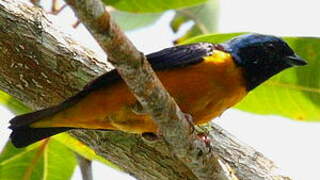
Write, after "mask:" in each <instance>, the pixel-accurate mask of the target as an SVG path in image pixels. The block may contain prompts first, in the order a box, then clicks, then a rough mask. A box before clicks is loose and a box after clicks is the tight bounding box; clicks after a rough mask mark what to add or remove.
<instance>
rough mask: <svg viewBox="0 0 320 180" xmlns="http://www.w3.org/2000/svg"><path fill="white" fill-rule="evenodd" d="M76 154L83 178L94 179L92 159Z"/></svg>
mask: <svg viewBox="0 0 320 180" xmlns="http://www.w3.org/2000/svg"><path fill="white" fill-rule="evenodd" d="M75 154H76V157H77V160H78V164H79V167H80V170H81V175H82V180H93V176H92V161H91V160H89V159H86V158H84V157H83V156H81V155H79V154H77V153H75Z"/></svg>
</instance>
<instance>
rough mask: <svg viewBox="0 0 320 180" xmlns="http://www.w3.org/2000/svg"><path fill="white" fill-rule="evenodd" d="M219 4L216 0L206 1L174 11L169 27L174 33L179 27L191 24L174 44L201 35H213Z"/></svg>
mask: <svg viewBox="0 0 320 180" xmlns="http://www.w3.org/2000/svg"><path fill="white" fill-rule="evenodd" d="M218 13H219V4H218V1H217V0H208V1H207V2H206V3H204V4H201V5H198V6H194V7H189V8H185V9H180V10H177V11H176V14H175V17H174V18H173V19H172V21H171V23H170V26H171V28H172V30H173V31H174V32H178V31H179V29H181V27H182V26H183V25H185V24H187V23H190V22H192V23H193V24H192V26H191V28H190V29H189V30H188V31H187V32H186V33H185V34H184V35H183V36H182V37H180V38H179V39H177V40H176V43H177V44H178V43H179V42H182V41H184V40H186V39H189V38H191V37H194V36H198V35H201V34H208V33H214V32H216V31H217V28H218V27H217V26H218Z"/></svg>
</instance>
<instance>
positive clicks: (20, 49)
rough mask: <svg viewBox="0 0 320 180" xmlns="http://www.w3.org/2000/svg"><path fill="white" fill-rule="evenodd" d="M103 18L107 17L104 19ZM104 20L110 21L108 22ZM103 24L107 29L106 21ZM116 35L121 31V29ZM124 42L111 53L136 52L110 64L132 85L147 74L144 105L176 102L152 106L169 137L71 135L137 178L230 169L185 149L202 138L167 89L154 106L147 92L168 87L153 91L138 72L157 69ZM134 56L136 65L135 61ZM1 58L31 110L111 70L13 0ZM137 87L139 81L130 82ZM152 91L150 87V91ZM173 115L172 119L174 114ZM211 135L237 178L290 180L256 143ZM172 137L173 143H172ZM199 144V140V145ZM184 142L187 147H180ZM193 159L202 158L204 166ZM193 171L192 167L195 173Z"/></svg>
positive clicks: (2, 3)
mask: <svg viewBox="0 0 320 180" xmlns="http://www.w3.org/2000/svg"><path fill="white" fill-rule="evenodd" d="M69 3H70V2H69ZM73 3H75V2H73ZM73 5H74V4H73ZM92 10H95V11H94V12H95V13H93V14H92V15H95V16H93V17H91V18H92V19H93V20H95V19H96V18H97V17H100V18H103V19H104V18H107V17H106V16H107V15H106V14H105V13H106V12H105V11H104V8H101V9H100V11H97V9H92ZM101 13H102V14H101ZM101 15H104V16H101ZM101 22H105V21H104V20H103V21H102V20H101ZM106 24H107V26H109V25H110V24H108V23H106ZM111 24H113V23H111ZM97 26H98V27H99V26H100V25H97ZM112 26H115V25H112ZM103 27H106V25H104V26H103ZM115 27H116V26H115ZM105 30H108V29H104V30H103V31H98V32H97V33H101V35H103V34H104V33H108V31H105ZM119 32H120V33H121V31H119ZM109 34H110V33H109ZM114 37H117V35H115V34H112V36H110V37H105V38H104V39H105V40H106V41H110V42H111V41H112V38H114ZM110 39H111V40H110ZM127 41H128V40H126V39H120V40H119V39H118V43H119V44H117V47H113V48H111V49H109V50H108V51H107V52H109V51H113V50H115V51H121V50H118V49H117V48H120V49H121V48H125V49H129V51H132V52H127V54H126V53H125V54H123V56H117V55H114V56H112V55H111V56H110V55H109V58H110V59H111V60H112V61H113V62H117V63H116V64H115V65H116V66H117V67H120V69H122V68H123V69H122V70H120V72H122V73H124V74H126V73H128V74H129V80H128V81H130V82H129V83H132V82H131V81H133V82H135V83H138V82H140V80H136V79H135V78H134V76H135V75H136V74H140V75H141V74H142V75H141V76H142V78H143V79H144V80H142V82H145V83H146V84H144V85H150V87H148V88H146V89H148V92H141V90H137V91H138V95H142V98H140V99H139V100H140V101H141V102H142V103H141V104H142V105H143V106H144V107H148V106H150V105H151V107H154V106H155V107H162V105H164V104H166V103H168V102H169V100H170V101H171V102H172V103H173V104H171V105H170V106H168V107H170V108H169V109H166V108H160V110H161V111H165V112H164V113H163V114H162V113H159V112H160V111H159V110H153V111H152V108H150V109H148V110H149V112H150V113H151V114H153V117H154V118H155V119H158V120H159V119H160V120H159V124H160V127H162V128H161V130H162V131H163V133H164V136H165V138H166V139H165V141H157V142H153V143H150V142H146V141H144V140H143V139H141V137H140V136H139V135H136V134H127V133H123V132H116V131H115V132H103V131H93V130H73V131H71V133H72V134H73V135H75V136H76V137H77V138H79V139H80V140H82V141H83V142H84V143H86V144H88V145H89V146H90V147H92V148H93V149H94V150H95V151H96V152H97V154H99V155H102V156H103V157H105V158H106V159H108V160H110V161H111V162H113V163H115V164H117V165H118V166H120V167H122V168H123V169H124V170H125V171H127V172H128V173H130V174H132V175H133V176H135V177H137V178H139V179H200V178H204V177H206V175H210V176H211V177H213V176H212V174H211V173H213V174H215V173H219V171H220V172H223V173H225V172H227V173H228V171H229V169H227V170H225V169H222V170H221V169H219V167H221V166H220V165H219V166H217V167H218V168H216V164H214V163H213V164H214V165H212V164H208V163H211V159H213V160H216V158H215V157H214V156H213V153H211V152H208V153H205V152H206V151H202V152H204V153H203V154H204V155H203V156H201V157H199V156H198V155H195V154H192V153H191V154H189V153H190V151H188V148H189V147H191V148H194V147H198V144H191V145H189V144H188V143H190V142H191V143H194V142H197V141H193V139H194V138H195V137H194V135H192V136H191V138H190V136H189V132H190V127H188V126H189V125H188V124H187V123H186V121H184V120H183V119H184V115H183V114H182V113H179V110H178V108H177V106H176V105H175V104H174V102H173V100H172V99H171V98H170V97H169V96H168V95H167V93H164V95H163V96H162V95H155V96H154V98H152V99H151V101H154V100H157V99H160V102H161V103H163V104H161V103H160V105H153V104H152V103H151V104H150V102H149V100H148V99H147V97H148V96H149V95H150V94H151V95H152V96H151V97H153V94H154V93H152V92H155V94H157V93H158V92H165V91H162V90H160V89H163V88H162V86H161V85H160V83H159V84H158V85H160V87H159V88H154V87H155V86H153V83H154V82H156V83H158V81H157V80H156V78H155V77H154V76H150V75H144V73H140V72H152V71H151V69H150V68H148V66H147V63H145V61H142V59H144V57H143V55H141V53H139V52H137V51H136V50H135V49H134V48H132V49H131V48H129V47H127V46H126V45H124V46H122V43H124V44H125V43H127ZM110 42H109V43H110ZM128 43H129V41H128ZM100 44H101V43H100ZM129 44H130V43H129ZM117 57H120V58H121V59H120V60H121V61H116V58H117ZM127 59H128V60H129V62H131V61H132V62H131V63H133V65H134V67H135V68H136V67H141V66H142V67H143V68H147V69H144V70H140V71H138V72H134V70H133V72H132V71H131V70H129V68H128V67H129V65H126V64H125V62H123V61H122V60H127ZM134 59H136V60H137V62H135V61H133V60H134ZM0 61H1V62H2V65H1V66H0V88H1V89H3V90H4V91H6V92H8V93H9V94H11V95H12V96H14V97H16V98H18V99H20V100H21V101H23V102H24V103H25V104H27V105H29V106H30V107H32V108H34V109H38V108H43V107H48V106H50V105H54V104H57V103H59V102H60V101H62V100H63V99H64V98H66V97H69V96H71V95H72V94H74V93H75V92H76V91H78V90H79V89H80V88H81V87H83V86H84V84H86V83H87V82H88V81H89V80H91V79H92V78H93V77H95V76H97V75H99V74H101V73H103V72H104V70H105V69H104V68H105V67H106V65H104V64H102V63H99V60H98V59H97V57H96V56H95V55H94V53H92V52H91V51H90V50H87V49H85V48H84V47H81V46H80V45H79V44H78V43H76V42H75V41H73V40H72V39H71V38H69V37H68V36H66V35H64V34H63V33H62V32H60V31H59V30H57V29H56V28H54V27H53V25H52V24H51V23H50V22H49V21H48V19H47V17H46V16H45V14H44V13H43V12H42V10H40V9H39V8H34V7H30V6H28V5H26V4H25V3H22V2H19V1H12V0H0ZM126 68H128V69H126ZM131 76H132V77H131ZM150 81H151V82H150ZM129 85H130V84H129ZM151 85H152V86H151ZM134 88H135V86H133V89H134ZM149 89H151V90H150V91H149ZM169 104H170V103H169ZM158 113H159V114H158ZM172 114H173V115H174V116H171V115H172ZM168 115H170V116H169V117H170V119H172V118H173V119H175V118H176V119H177V120H180V121H178V123H182V125H183V127H184V128H180V129H179V128H178V129H177V130H175V128H176V127H175V126H176V125H172V124H173V123H172V122H171V120H170V122H169V120H168V119H167V116H168ZM174 117H175V118H174ZM162 121H163V122H162ZM172 121H173V122H174V121H175V120H172ZM162 123H163V124H162ZM168 125H170V126H174V127H170V126H169V128H171V129H174V132H173V133H172V132H166V130H165V129H163V127H166V126H168ZM179 133H182V135H183V137H186V138H188V139H183V140H181V139H179V137H176V135H177V134H179ZM171 138H172V139H174V140H172V139H171ZM212 138H213V141H214V146H212V149H213V152H214V154H216V155H217V156H219V157H220V160H219V161H218V163H219V164H222V165H224V164H226V162H227V163H229V164H230V165H231V166H232V171H231V173H229V175H230V174H232V172H234V173H235V174H236V176H237V177H238V178H239V179H286V178H285V177H283V176H280V175H277V174H275V173H274V171H273V170H274V169H276V168H275V166H274V165H273V163H272V161H270V160H268V159H267V158H265V157H263V156H262V155H261V154H260V153H258V152H256V151H254V150H253V149H252V148H248V147H247V146H244V145H243V144H241V143H239V142H238V141H237V140H235V138H234V137H232V136H230V135H228V134H227V133H226V132H224V131H222V130H221V129H219V128H218V129H215V128H214V131H213V132H212ZM175 139H179V141H178V142H179V143H178V147H177V146H174V145H172V144H170V142H171V143H172V142H176V141H175ZM185 141H187V142H185ZM167 142H169V145H168V143H167ZM200 143H201V142H200ZM181 144H182V145H181ZM202 146H203V145H202V144H200V147H202ZM172 147H175V148H177V149H178V150H179V151H176V152H175V153H176V154H177V155H179V158H178V159H177V158H176V157H175V156H172V153H171V152H172V150H173V149H171V148H172ZM181 147H182V148H183V147H187V148H186V149H179V148H181ZM180 151H181V152H180ZM194 152H196V151H193V153H194ZM198 152H200V151H198ZM181 154H182V155H181ZM206 159H207V160H206ZM188 160H191V162H192V163H193V162H195V163H193V164H191V166H190V164H188V163H190V162H186V161H188ZM199 160H200V161H199ZM196 161H199V162H200V164H199V162H196ZM197 164H199V166H198V167H199V168H198V169H194V168H197V167H194V165H197ZM190 169H192V170H193V171H190ZM202 170H203V171H202ZM198 171H202V172H198ZM212 171H214V172H212ZM202 175H204V176H202ZM199 177H200V178H199ZM207 177H208V176H207ZM215 177H217V176H215ZM211 179H213V178H211Z"/></svg>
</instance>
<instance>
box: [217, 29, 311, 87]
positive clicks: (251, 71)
mask: <svg viewBox="0 0 320 180" xmlns="http://www.w3.org/2000/svg"><path fill="white" fill-rule="evenodd" d="M222 46H223V47H224V49H225V50H226V51H228V52H229V53H231V54H232V56H233V59H234V60H235V62H236V64H237V65H238V66H240V67H243V68H244V73H245V78H246V80H247V89H248V90H252V89H254V88H255V87H257V86H258V85H259V84H261V83H262V82H264V81H266V80H267V79H269V78H270V77H272V76H273V75H275V74H277V73H279V72H280V71H282V70H284V69H286V68H289V67H292V66H302V65H306V64H307V62H306V61H304V60H303V59H301V58H300V57H299V56H297V55H296V54H295V53H294V51H293V50H292V49H291V48H290V47H289V45H288V44H287V43H286V42H284V41H283V40H282V39H280V38H278V37H275V36H269V35H261V34H248V35H242V36H238V37H236V38H233V39H231V40H230V41H228V42H226V43H225V44H223V45H222Z"/></svg>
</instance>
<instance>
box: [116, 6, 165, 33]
mask: <svg viewBox="0 0 320 180" xmlns="http://www.w3.org/2000/svg"><path fill="white" fill-rule="evenodd" d="M111 15H112V17H113V19H114V20H115V22H116V23H117V24H118V25H119V26H120V28H121V29H122V30H124V31H130V30H134V29H137V28H142V27H145V26H149V25H152V24H154V23H155V22H156V21H157V20H158V19H159V18H160V17H161V15H162V13H143V14H142V13H130V12H125V11H118V10H112V11H111Z"/></svg>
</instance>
